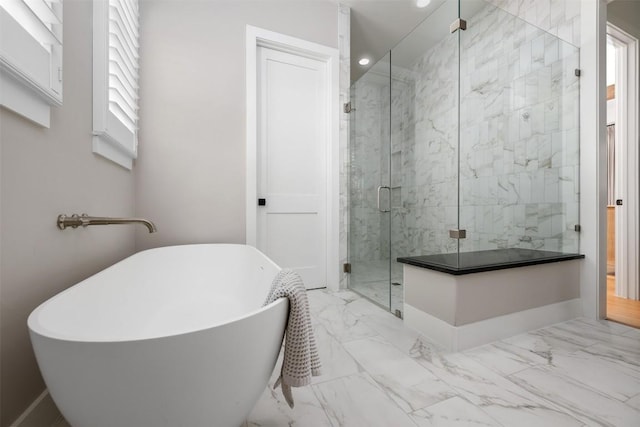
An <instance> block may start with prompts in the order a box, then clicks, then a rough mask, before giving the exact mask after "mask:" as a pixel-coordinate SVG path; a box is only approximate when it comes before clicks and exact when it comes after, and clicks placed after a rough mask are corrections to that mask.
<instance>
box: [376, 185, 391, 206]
mask: <svg viewBox="0 0 640 427" xmlns="http://www.w3.org/2000/svg"><path fill="white" fill-rule="evenodd" d="M383 188H386V189H387V190H389V206H391V187H388V186H386V185H380V186H378V210H379V211H380V212H391V209H382V208H381V207H380V190H382V189H383Z"/></svg>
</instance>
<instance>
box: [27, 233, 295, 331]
mask: <svg viewBox="0 0 640 427" xmlns="http://www.w3.org/2000/svg"><path fill="white" fill-rule="evenodd" d="M181 246H244V247H250V248H252V249H254V250H256V251H258V252H259V253H260V254H261V255H262V256H263V257H264V258H265V259H266V260H267V261H268V262H269V263H271V265H272V266H273V267H274V268H276V270H278V271H280V270H281V268H280V267H279V266H278V265H277V264H276V263H275V262H273V261H272V260H271V259H270V258H269V257H268V256H266V255H265V254H264V253H262V252H260V251H259V250H258V249H256V248H255V247H253V246H250V245H245V244H242V243H238V244H235V243H196V244H183V245H169V246H160V247H157V248H151V249H145V250H143V251H140V252H136V253H134V254H132V255H130V256H128V257H126V258H124V259H122V260H120V261H118V263H119V262H122V261H124V260H125V259H127V258H130V257H132V256H135V255H138V254H141V253H143V252H152V251H158V250H162V249H167V248H174V247H181ZM118 263H115V264H112V265H110V266H109V267H106V268H104V269H103V270H100V271H99V272H97V273H95V274H93V275H91V276H89V277H87V278H86V279H84V280H81V281H80V282H78V283H75V284H73V285H71V286H70V287H68V288H67V289H65V290H63V291H61V292H59V293H57V294H56V295H54V296H52V297H51V298H49V299H47V300H46V301H44V302H43V303H41V304H40V305H38V306H37V307H36V308H35V309H34V310H33V311H32V312H31V314H29V317H28V319H27V325H28V327H29V332H30V333H33V334H37V335H39V336H41V337H44V338H48V339H52V340H59V341H66V342H77V343H137V342H143V341H150V340H158V339H163V338H170V337H179V336H183V335H190V334H193V333H198V332H204V331H207V330H210V329H213V328H216V327H219V326H222V325H228V324H231V323H235V322H240V321H242V320H244V319H247V318H249V317H252V316H255V315H259V314H260V313H262V312H264V311H267V310H269V309H271V308H273V307H274V306H275V305H277V304H285V303H288V300H287V299H286V298H280V299H278V300H276V301H273V302H271V303H269V304H267V305H264V306H262V307H259V308H257V309H255V310H251V311H247V312H246V313H243V314H242V315H240V316H231V317H229V318H228V319H225V320H224V321H223V322H214V323H211V324H208V325H205V326H203V327H200V328H197V329H190V330H185V331H180V332H177V333H167V334H163V335H159V334H149V336H144V337H138V338H126V339H107V338H105V339H86V338H75V337H72V336H68V335H65V334H61V333H59V332H56V331H50V330H47V328H46V326H45V325H43V324H42V322H40V321H39V320H38V314H39V313H40V311H42V310H43V309H44V307H45V306H46V305H47V304H48V303H49V302H52V301H53V300H56V299H58V298H61V297H63V296H64V294H66V293H67V292H70V291H71V288H73V287H74V286H76V285H78V284H80V283H83V282H85V281H87V280H90V279H91V278H93V277H95V276H99V275H101V274H103V273H104V272H105V271H106V270H108V269H110V268H112V267H113V266H115V265H116V264H118ZM285 301H286V302H285Z"/></svg>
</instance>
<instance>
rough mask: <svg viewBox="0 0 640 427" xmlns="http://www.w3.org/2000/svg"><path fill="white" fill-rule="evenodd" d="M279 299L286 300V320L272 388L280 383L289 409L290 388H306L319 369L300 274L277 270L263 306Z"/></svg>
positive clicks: (318, 373)
mask: <svg viewBox="0 0 640 427" xmlns="http://www.w3.org/2000/svg"><path fill="white" fill-rule="evenodd" d="M283 297H286V298H289V319H288V321H287V329H286V337H285V341H284V360H283V362H282V369H281V371H280V377H279V378H278V380H277V381H276V383H275V385H274V386H273V388H274V389H275V388H277V387H278V385H280V384H282V394H284V398H285V399H286V401H287V403H288V404H289V406H290V407H291V408H293V395H292V394H291V387H301V386H305V385H309V384H310V383H311V377H312V376H314V377H315V376H318V375H321V372H320V368H321V366H320V357H319V356H318V348H317V347H316V339H315V337H314V336H313V327H312V326H311V315H310V314H309V300H308V299H307V291H306V289H305V287H304V283H302V278H300V275H298V273H296V272H295V271H293V270H290V269H284V270H281V271H280V272H279V273H278V274H277V275H276V277H275V279H273V283H272V284H271V290H270V291H269V295H268V296H267V300H266V301H265V303H264V305H267V304H270V303H271V302H273V301H275V300H277V299H279V298H283Z"/></svg>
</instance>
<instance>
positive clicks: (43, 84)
mask: <svg viewBox="0 0 640 427" xmlns="http://www.w3.org/2000/svg"><path fill="white" fill-rule="evenodd" d="M0 105H3V106H5V107H7V108H9V109H11V110H13V111H15V112H17V113H18V114H21V115H23V116H25V117H27V118H29V119H31V120H33V121H35V122H36V123H39V124H41V125H43V126H47V127H48V126H49V112H50V108H49V106H50V105H62V0H0Z"/></svg>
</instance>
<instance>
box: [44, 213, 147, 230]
mask: <svg viewBox="0 0 640 427" xmlns="http://www.w3.org/2000/svg"><path fill="white" fill-rule="evenodd" d="M136 223H137V224H142V225H144V226H145V227H147V230H149V233H155V232H156V231H158V229H157V228H156V226H155V224H154V223H153V222H151V221H149V220H148V219H144V218H110V217H103V216H89V215H87V214H82V215H78V214H73V215H71V216H67V215H58V221H57V224H58V228H59V229H60V230H64V229H65V228H67V227H71V228H78V227H80V226H82V227H87V226H89V225H109V224H136Z"/></svg>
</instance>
